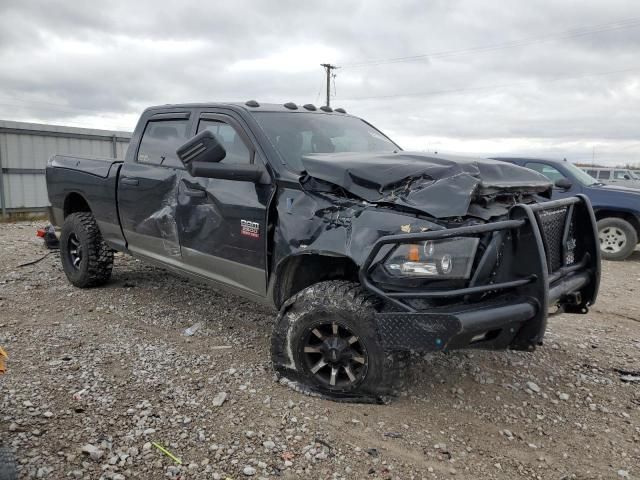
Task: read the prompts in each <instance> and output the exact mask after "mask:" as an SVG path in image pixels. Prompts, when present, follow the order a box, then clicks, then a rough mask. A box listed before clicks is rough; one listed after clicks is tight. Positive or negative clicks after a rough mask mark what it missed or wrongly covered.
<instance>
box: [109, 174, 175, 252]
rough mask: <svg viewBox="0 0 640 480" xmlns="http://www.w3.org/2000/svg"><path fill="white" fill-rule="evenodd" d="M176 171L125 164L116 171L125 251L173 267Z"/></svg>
mask: <svg viewBox="0 0 640 480" xmlns="http://www.w3.org/2000/svg"><path fill="white" fill-rule="evenodd" d="M179 175H180V170H178V169H175V168H167V167H160V166H155V165H147V164H142V163H125V164H124V165H123V167H122V169H121V171H120V180H119V184H118V207H119V212H120V221H121V223H122V230H123V232H124V236H125V238H126V240H127V246H128V248H129V251H131V252H132V253H134V254H136V253H137V254H142V255H146V256H149V257H152V258H155V259H157V260H161V261H168V262H169V263H176V262H179V260H180V243H179V238H178V229H177V225H176V202H177V185H178V178H179Z"/></svg>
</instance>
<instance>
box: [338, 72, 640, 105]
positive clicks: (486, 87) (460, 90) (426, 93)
mask: <svg viewBox="0 0 640 480" xmlns="http://www.w3.org/2000/svg"><path fill="white" fill-rule="evenodd" d="M637 70H640V67H633V68H625V69H622V70H610V71H607V72H598V73H589V74H585V75H571V76H562V77H556V78H551V79H547V80H539V81H538V83H553V82H559V81H561V80H575V79H580V78H589V77H600V76H606V75H613V74H616V73H625V72H632V71H637ZM528 83H530V81H522V82H512V83H503V84H498V85H481V86H477V87H463V88H453V89H447V90H429V91H423V92H412V93H398V94H392V95H374V96H368V97H351V98H349V97H347V98H342V99H341V100H373V99H382V98H398V97H422V96H430V95H445V94H450V93H463V92H470V91H477V90H495V89H497V88H509V87H514V86H519V85H526V84H528Z"/></svg>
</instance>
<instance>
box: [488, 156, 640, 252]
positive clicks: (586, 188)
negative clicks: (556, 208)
mask: <svg viewBox="0 0 640 480" xmlns="http://www.w3.org/2000/svg"><path fill="white" fill-rule="evenodd" d="M499 159H500V160H503V161H505V162H510V163H514V164H516V165H520V166H523V167H527V168H530V169H532V170H535V171H536V172H539V173H542V174H543V175H544V176H545V177H547V178H548V179H549V180H551V181H552V182H553V183H554V187H553V195H552V198H553V199H561V198H567V197H571V196H573V195H579V194H583V195H586V196H587V197H589V200H591V205H592V206H593V210H594V212H595V215H596V219H597V221H598V238H599V241H600V252H601V254H602V257H603V258H605V259H607V260H624V259H625V258H627V257H629V255H631V253H632V252H633V251H634V250H635V248H636V245H637V244H638V238H639V237H640V190H636V189H633V188H628V187H624V186H620V185H605V184H604V183H602V182H600V181H598V180H596V179H594V178H593V177H592V176H591V175H588V174H587V173H586V172H584V171H583V170H581V169H580V168H578V167H576V166H575V165H573V164H572V163H570V162H567V161H558V160H549V159H542V158H499Z"/></svg>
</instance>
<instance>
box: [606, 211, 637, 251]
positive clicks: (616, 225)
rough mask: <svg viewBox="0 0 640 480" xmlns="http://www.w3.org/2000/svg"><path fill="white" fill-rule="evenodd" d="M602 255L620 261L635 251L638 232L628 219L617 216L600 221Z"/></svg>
mask: <svg viewBox="0 0 640 480" xmlns="http://www.w3.org/2000/svg"><path fill="white" fill-rule="evenodd" d="M598 239H599V241H600V255H601V256H602V258H603V259H605V260H613V261H619V260H624V259H626V258H627V257H628V256H629V255H631V254H632V253H633V251H634V250H635V249H636V245H637V244H638V233H637V232H636V229H635V228H633V225H631V224H630V223H629V222H627V221H626V220H623V219H622V218H617V217H609V218H603V219H602V220H599V221H598Z"/></svg>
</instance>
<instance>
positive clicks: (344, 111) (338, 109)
mask: <svg viewBox="0 0 640 480" xmlns="http://www.w3.org/2000/svg"><path fill="white" fill-rule="evenodd" d="M333 111H334V112H338V113H347V111H346V110H345V109H344V108H342V107H340V108H336V109H334V110H333Z"/></svg>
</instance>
